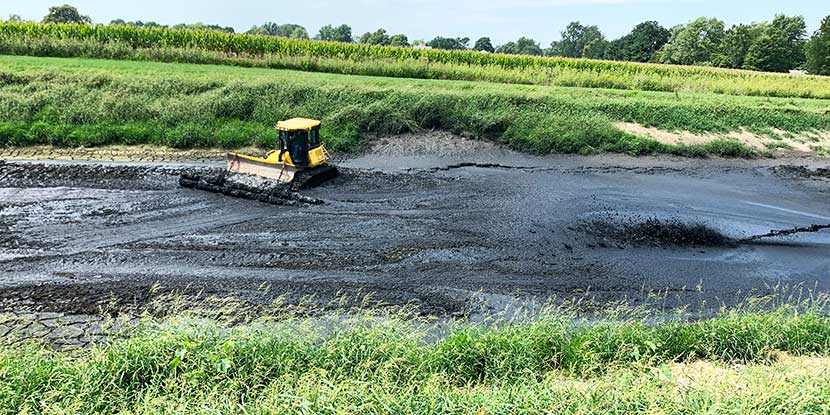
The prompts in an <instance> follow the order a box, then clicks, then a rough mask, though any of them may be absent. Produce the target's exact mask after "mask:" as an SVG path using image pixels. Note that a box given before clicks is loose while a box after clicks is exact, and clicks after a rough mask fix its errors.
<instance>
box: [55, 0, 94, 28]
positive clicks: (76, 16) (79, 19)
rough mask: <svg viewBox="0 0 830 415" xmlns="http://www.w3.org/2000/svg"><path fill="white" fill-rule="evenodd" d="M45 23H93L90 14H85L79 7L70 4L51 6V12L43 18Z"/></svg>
mask: <svg viewBox="0 0 830 415" xmlns="http://www.w3.org/2000/svg"><path fill="white" fill-rule="evenodd" d="M43 23H77V24H92V19H90V18H89V16H84V15H82V14H81V13H80V12H78V9H76V8H75V7H73V6H70V5H68V4H64V5H63V6H53V7H50V8H49V14H47V15H46V17H44V18H43Z"/></svg>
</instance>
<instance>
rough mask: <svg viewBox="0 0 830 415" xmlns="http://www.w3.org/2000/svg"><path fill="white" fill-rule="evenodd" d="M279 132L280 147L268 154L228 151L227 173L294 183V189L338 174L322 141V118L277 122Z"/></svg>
mask: <svg viewBox="0 0 830 415" xmlns="http://www.w3.org/2000/svg"><path fill="white" fill-rule="evenodd" d="M277 131H278V134H279V148H278V149H277V150H272V151H269V152H268V153H267V154H266V155H265V157H255V156H249V155H245V154H239V153H228V154H227V161H228V172H229V173H242V174H249V175H252V176H259V177H263V178H266V179H269V180H274V181H277V182H280V183H292V184H293V186H292V187H293V188H294V189H295V190H299V189H300V188H301V187H303V186H305V185H308V184H309V183H310V182H312V181H313V182H322V181H325V180H328V179H330V178H332V177H334V176H337V169H336V168H335V167H334V166H331V165H329V164H328V161H329V159H330V158H331V157H330V156H329V153H328V151H326V147H325V146H324V145H323V143H322V142H321V141H320V121H317V120H311V119H308V118H292V119H290V120H287V121H280V122H278V123H277Z"/></svg>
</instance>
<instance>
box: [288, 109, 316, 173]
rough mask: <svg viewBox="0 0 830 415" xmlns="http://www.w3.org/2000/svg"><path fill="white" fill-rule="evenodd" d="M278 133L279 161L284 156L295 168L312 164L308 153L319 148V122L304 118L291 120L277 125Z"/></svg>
mask: <svg viewBox="0 0 830 415" xmlns="http://www.w3.org/2000/svg"><path fill="white" fill-rule="evenodd" d="M277 130H278V131H279V147H280V161H283V157H284V155H285V154H288V156H289V157H290V160H291V163H292V164H294V165H295V166H297V167H305V166H308V165H309V164H314V163H312V160H310V157H309V153H310V152H313V150H315V149H318V148H320V147H321V142H320V121H317V120H310V119H306V118H293V119H290V120H287V121H280V122H279V123H277Z"/></svg>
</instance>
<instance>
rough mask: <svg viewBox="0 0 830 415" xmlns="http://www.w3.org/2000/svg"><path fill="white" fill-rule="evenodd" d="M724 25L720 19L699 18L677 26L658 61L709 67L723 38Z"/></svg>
mask: <svg viewBox="0 0 830 415" xmlns="http://www.w3.org/2000/svg"><path fill="white" fill-rule="evenodd" d="M723 32H724V25H723V22H722V21H720V20H718V19H707V18H705V17H701V18H698V19H697V20H694V21H692V22H691V23H689V24H688V25H686V26H676V27H674V28H673V29H672V34H671V37H670V38H669V42H668V43H666V46H664V47H663V49H661V50H660V52H659V53H658V56H656V59H657V60H658V61H660V62H663V63H675V64H680V65H709V64H711V62H712V59H713V57H714V54H715V52H716V51H717V48H718V46H719V45H720V42H721V39H722V38H723Z"/></svg>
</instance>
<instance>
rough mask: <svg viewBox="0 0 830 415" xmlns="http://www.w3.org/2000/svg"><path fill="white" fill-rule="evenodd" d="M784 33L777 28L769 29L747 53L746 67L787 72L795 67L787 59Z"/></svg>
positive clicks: (787, 53)
mask: <svg viewBox="0 0 830 415" xmlns="http://www.w3.org/2000/svg"><path fill="white" fill-rule="evenodd" d="M783 39H784V35H783V33H781V32H780V31H778V30H777V29H771V30H767V31H766V33H764V34H763V35H761V36H760V37H759V38H758V39H756V40H755V42H754V43H753V44H752V46H750V47H749V50H748V51H747V53H746V60H745V62H744V68H746V69H751V70H754V71H766V72H786V71H788V70H790V69H792V68H793V66H792V62H790V61H788V60H787V59H786V56H787V55H789V54H790V53H789V50H788V49H787V43H786V42H784V41H783Z"/></svg>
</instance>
